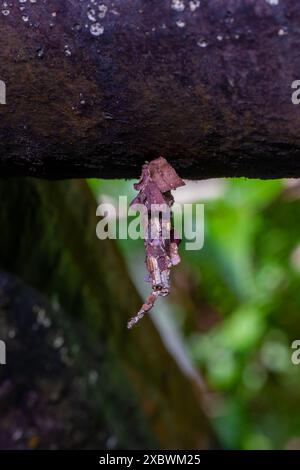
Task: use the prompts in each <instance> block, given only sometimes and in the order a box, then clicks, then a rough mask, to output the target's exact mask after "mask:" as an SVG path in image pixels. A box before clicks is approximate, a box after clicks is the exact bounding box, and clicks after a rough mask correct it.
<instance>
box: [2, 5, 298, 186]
mask: <svg viewBox="0 0 300 470" xmlns="http://www.w3.org/2000/svg"><path fill="white" fill-rule="evenodd" d="M17 3H18V2H14V5H13V6H12V7H9V9H10V13H9V14H8V15H7V16H5V15H4V14H2V13H0V28H1V47H0V78H1V79H2V80H4V81H5V82H6V85H7V104H6V105H1V106H0V113H1V119H0V174H1V175H2V176H9V175H33V176H39V177H46V178H65V177H87V176H95V177H104V178H122V177H138V175H139V174H140V169H141V165H142V163H143V162H144V161H145V159H149V160H150V159H152V158H154V157H157V156H158V155H160V154H163V155H164V156H165V157H166V158H167V159H168V160H169V161H170V162H171V163H172V164H173V165H174V167H175V169H176V170H178V172H179V174H180V175H181V176H182V177H188V178H202V177H216V176H248V177H263V178H274V177H283V176H285V177H287V176H300V158H299V156H300V153H299V146H300V132H299V131H300V110H299V107H297V106H295V105H293V104H292V102H291V94H292V91H293V90H292V89H291V83H292V81H293V80H296V79H299V78H300V76H299V70H300V54H299V50H298V47H299V39H300V33H299V31H300V28H299V26H300V4H299V2H298V0H285V1H281V0H280V1H279V2H278V5H270V3H271V2H268V1H266V0H226V1H225V0H209V1H208V0H201V5H200V7H199V8H195V5H197V2H189V1H188V0H184V1H183V2H182V3H183V4H184V6H185V8H184V10H183V11H178V10H176V9H174V8H172V2H171V0H153V1H148V0H147V1H146V0H131V1H124V0H122V1H121V0H114V1H113V2H112V1H111V0H106V1H105V2H104V3H105V5H106V6H107V7H108V11H107V12H106V14H105V17H104V18H102V19H99V23H100V24H101V25H102V27H103V28H104V30H103V31H102V30H101V29H100V30H99V28H98V32H99V31H100V32H101V33H102V34H100V35H98V36H94V35H92V34H91V33H90V27H91V25H92V22H91V21H90V20H89V19H88V17H87V10H88V5H89V2H88V1H87V0H83V1H82V2H71V1H67V0H53V1H52V2H51V3H49V4H48V3H46V4H44V3H42V2H37V3H36V4H31V3H29V2H27V5H25V10H22V11H20V10H19V6H20V5H19V4H18V5H16V4H17ZM99 3H101V4H102V2H99ZM178 3H179V4H181V3H180V2H177V5H178ZM273 3H274V2H273ZM96 8H97V5H96ZM179 10H182V8H181V7H180V6H179ZM192 10H193V11H192ZM89 15H91V14H90V13H89ZM22 16H23V17H25V19H26V16H28V21H24V18H23V19H22ZM86 25H87V27H86ZM94 29H95V27H94Z"/></svg>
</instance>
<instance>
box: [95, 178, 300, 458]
mask: <svg viewBox="0 0 300 470" xmlns="http://www.w3.org/2000/svg"><path fill="white" fill-rule="evenodd" d="M89 184H90V187H91V188H92V190H93V192H94V194H95V196H96V197H97V198H98V199H99V197H101V195H106V196H109V197H118V196H119V195H128V196H129V198H132V197H133V196H134V194H135V191H134V190H133V188H132V182H131V181H119V182H110V181H102V180H100V181H99V180H89ZM224 184H225V191H224V192H223V193H222V194H220V195H219V196H217V197H215V198H214V199H212V200H208V201H204V203H205V243H204V248H203V249H202V250H200V251H184V249H183V248H182V249H181V255H182V264H181V265H180V266H178V267H177V268H175V272H174V287H173V292H172V294H171V295H170V297H169V298H168V302H169V303H170V305H171V307H172V308H173V309H174V322H176V324H177V325H178V326H179V327H180V330H181V332H182V335H183V337H184V341H185V343H186V345H187V346H188V351H189V354H190V356H191V358H192V359H193V361H194V363H195V364H196V365H197V367H198V368H199V371H200V373H201V374H202V376H203V378H204V380H205V383H206V384H207V387H208V390H209V393H208V400H207V404H206V406H207V411H208V413H209V415H210V417H211V421H212V423H213V425H214V427H215V429H216V431H217V433H218V435H219V437H220V440H221V443H222V445H223V446H224V447H225V448H236V449H280V448H300V413H299V411H298V409H299V406H298V405H299V402H300V399H299V395H300V393H299V392H300V365H299V366H296V365H293V364H292V361H291V355H292V352H293V350H292V348H291V344H292V342H293V341H294V340H295V339H298V338H300V230H299V220H300V185H299V183H298V182H297V181H295V182H294V184H293V186H292V187H291V185H289V186H288V185H287V183H286V182H285V181H281V180H274V181H260V180H243V179H229V180H226V181H225V182H224ZM175 198H176V193H175ZM198 202H203V201H198ZM118 243H119V244H120V247H121V249H122V251H123V253H124V255H125V257H127V259H128V262H129V263H130V262H131V263H132V262H133V261H132V260H133V259H135V256H133V254H136V259H139V256H140V254H141V251H142V249H143V243H142V242H141V241H132V240H119V241H118ZM129 254H130V256H129ZM141 282H143V279H141Z"/></svg>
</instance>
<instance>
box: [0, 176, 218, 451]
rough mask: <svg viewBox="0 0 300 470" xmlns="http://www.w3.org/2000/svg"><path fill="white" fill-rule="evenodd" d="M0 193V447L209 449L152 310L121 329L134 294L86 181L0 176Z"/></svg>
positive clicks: (197, 401) (190, 390) (186, 383)
mask: <svg viewBox="0 0 300 470" xmlns="http://www.w3.org/2000/svg"><path fill="white" fill-rule="evenodd" d="M0 200H1V211H0V227H1V245H0V270H1V271H0V313H1V315H0V339H2V340H5V341H6V343H7V365H5V366H0V414H1V420H0V448H8V447H9V448H23V447H29V448H49V447H51V445H54V446H55V447H57V448H91V447H92V448H100V447H102V448H109V446H110V445H111V444H112V443H114V446H115V447H117V448H127V449H128V448H129V449H130V448H153V447H154V448H155V447H157V446H158V447H162V448H166V447H167V448H169V447H171V448H174V449H176V448H179V449H189V448H207V447H212V446H214V435H213V432H212V430H211V428H210V425H209V423H208V420H207V418H206V416H205V414H204V412H203V408H202V396H201V392H200V391H199V388H198V387H197V386H196V384H195V383H194V382H193V381H192V380H190V379H189V378H187V377H186V376H184V375H183V373H182V372H181V371H180V370H179V368H178V366H177V364H176V363H175V361H174V360H173V358H172V357H171V356H170V355H169V353H168V352H167V351H166V349H165V347H164V345H163V343H162V341H161V339H160V336H159V334H158V332H157V330H156V329H155V327H154V326H153V324H152V322H151V320H150V318H145V320H144V322H143V325H142V328H138V327H136V329H134V330H133V331H131V332H130V333H129V332H128V330H127V328H126V322H127V319H128V318H129V317H130V316H131V315H132V314H133V313H134V312H136V311H137V309H138V307H139V306H140V305H141V299H140V298H139V296H138V294H137V292H136V290H135V288H134V286H133V284H132V283H131V281H130V279H129V277H128V273H127V268H126V266H125V264H124V262H123V259H122V257H121V255H120V253H119V251H118V249H117V246H116V244H115V243H114V241H111V240H104V241H99V240H98V239H97V238H96V234H95V227H96V223H97V218H96V215H95V214H96V204H95V201H94V199H93V197H92V195H91V193H90V191H89V188H88V187H87V185H86V184H85V183H84V182H82V181H71V182H70V181H69V182H47V181H41V180H38V179H24V178H23V179H18V180H15V179H9V180H7V181H4V180H0ZM7 272H8V273H12V274H13V275H14V276H12V275H10V274H7ZM15 276H18V277H19V278H21V279H22V280H23V281H24V282H25V283H27V285H26V284H25V285H24V282H20V281H19V280H18V279H16V277H15ZM28 285H29V286H32V287H33V288H34V289H32V288H30V287H29V286H28ZM36 289H38V290H39V291H40V292H37V291H36ZM45 296H46V298H45ZM47 298H48V299H49V300H47ZM47 319H48V321H47ZM49 319H50V320H51V324H49ZM45 320H46V321H45ZM12 332H13V333H12ZM58 338H62V339H63V343H61V339H60V341H59V342H58ZM69 357H70V359H71V363H70V362H69V361H68V358H69ZM95 372H96V374H97V375H95ZM95 378H96V380H95ZM20 429H21V430H22V433H21V434H20ZM17 431H18V432H17ZM16 436H17V437H16Z"/></svg>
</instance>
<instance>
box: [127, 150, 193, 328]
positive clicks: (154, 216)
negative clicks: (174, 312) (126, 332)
mask: <svg viewBox="0 0 300 470" xmlns="http://www.w3.org/2000/svg"><path fill="white" fill-rule="evenodd" d="M184 184H185V183H184V182H183V181H182V179H181V178H180V177H179V176H178V175H177V173H176V171H175V170H174V168H173V167H172V166H171V165H170V164H169V163H168V162H167V160H166V159H165V158H163V157H159V158H156V159H155V160H152V161H151V162H150V163H148V162H147V163H145V165H143V169H142V175H141V178H140V181H139V182H138V183H136V184H135V185H134V188H135V189H136V190H138V191H139V193H138V195H137V196H136V197H135V198H134V200H133V201H132V203H131V206H134V205H136V204H142V205H143V206H145V208H146V213H147V216H146V218H144V219H143V223H144V224H145V226H144V233H145V234H146V235H147V236H145V239H144V245H145V250H146V267H147V270H148V272H149V282H151V284H152V292H151V294H150V295H149V297H148V298H147V300H146V302H145V303H144V304H143V305H142V307H141V309H140V310H139V312H138V313H137V315H136V316H134V317H133V318H131V320H129V322H128V324H127V326H128V328H132V327H133V326H134V325H135V324H136V323H137V322H138V321H139V320H140V319H141V318H143V316H144V315H145V313H147V312H148V311H149V310H150V309H151V308H152V307H153V305H154V303H155V302H156V300H157V298H158V297H159V296H162V297H163V296H166V295H168V294H169V292H170V271H171V267H172V266H175V265H176V264H178V263H180V257H179V254H178V245H179V243H180V239H179V237H178V236H177V234H176V233H175V231H174V227H173V217H172V210H171V207H172V205H173V203H174V199H173V196H172V194H171V190H172V189H176V188H178V187H179V186H183V185H184ZM157 205H159V206H160V209H159V210H157ZM153 208H154V210H153Z"/></svg>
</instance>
